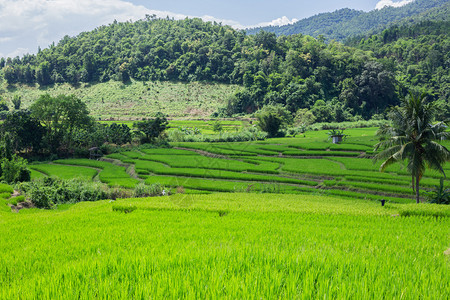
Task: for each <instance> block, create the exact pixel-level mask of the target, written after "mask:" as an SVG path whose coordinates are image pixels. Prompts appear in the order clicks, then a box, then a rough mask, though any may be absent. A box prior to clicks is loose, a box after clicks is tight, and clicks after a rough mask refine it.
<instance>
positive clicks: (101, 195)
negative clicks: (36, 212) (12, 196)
mask: <svg viewBox="0 0 450 300" xmlns="http://www.w3.org/2000/svg"><path fill="white" fill-rule="evenodd" d="M18 189H19V190H20V191H22V192H24V193H25V194H26V195H27V198H29V199H30V200H31V202H32V203H33V204H34V205H36V207H38V208H51V207H53V206H54V205H55V204H62V203H77V202H81V201H98V200H103V199H108V198H110V193H108V190H106V189H105V188H104V187H103V186H102V185H101V184H98V183H92V182H86V181H82V180H78V179H72V180H62V179H59V178H53V177H46V178H40V179H38V180H35V181H33V182H27V183H22V184H20V185H19V186H18Z"/></svg>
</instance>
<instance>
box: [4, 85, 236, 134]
mask: <svg viewBox="0 0 450 300" xmlns="http://www.w3.org/2000/svg"><path fill="white" fill-rule="evenodd" d="M236 87H237V86H235V85H223V84H213V83H197V82H193V83H188V84H185V83H172V82H146V83H143V82H139V81H134V80H133V81H132V82H131V83H130V84H122V83H121V82H117V81H109V82H106V83H97V84H92V85H91V84H81V86H80V87H79V88H75V87H73V86H71V85H69V84H56V85H54V86H52V87H46V88H37V87H29V86H27V85H21V86H19V87H17V88H6V87H4V90H5V95H4V96H5V97H6V98H7V99H12V98H13V95H16V94H17V95H20V96H22V105H23V107H24V108H27V107H28V106H30V104H31V103H32V102H33V101H34V100H36V99H37V98H39V96H40V95H41V94H43V93H49V94H51V95H58V94H75V95H76V96H77V97H79V98H80V99H81V100H83V102H86V104H87V106H88V108H89V110H90V112H91V115H92V116H93V117H94V118H96V119H98V118H101V119H102V120H105V119H112V118H113V119H115V120H130V119H132V120H135V119H141V118H148V117H150V116H151V115H153V114H154V113H156V112H159V111H160V112H162V113H165V114H167V115H169V116H170V117H189V118H192V117H197V118H203V117H209V116H210V115H211V114H212V113H213V112H215V111H216V110H217V108H218V107H220V106H223V105H224V104H225V101H226V99H227V97H228V96H230V95H231V94H233V93H234V92H235V90H236ZM11 106H12V105H11ZM228 127H229V126H225V128H226V129H228Z"/></svg>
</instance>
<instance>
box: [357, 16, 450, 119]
mask: <svg viewBox="0 0 450 300" xmlns="http://www.w3.org/2000/svg"><path fill="white" fill-rule="evenodd" d="M449 33H450V21H439V22H431V21H423V22H421V23H419V24H415V25H412V26H407V25H403V26H393V27H391V28H389V29H386V30H384V31H383V32H382V33H380V34H378V35H373V36H370V37H367V38H362V39H361V37H359V38H354V39H352V40H350V41H348V44H349V45H351V46H354V47H358V48H359V49H362V50H365V51H371V52H372V53H374V55H375V57H377V58H378V59H380V61H383V62H384V64H385V65H386V66H390V67H388V69H389V70H390V71H391V72H393V73H395V74H397V76H396V77H397V80H398V85H399V86H401V87H403V88H404V89H411V88H417V87H422V89H423V90H424V91H427V92H428V94H429V95H430V96H429V97H431V98H433V99H434V100H437V101H438V102H439V104H440V108H441V109H440V112H441V113H442V114H443V115H442V117H441V118H443V117H444V114H446V117H450V115H448V113H449V112H450V109H449V104H448V101H449V99H450V38H449Z"/></svg>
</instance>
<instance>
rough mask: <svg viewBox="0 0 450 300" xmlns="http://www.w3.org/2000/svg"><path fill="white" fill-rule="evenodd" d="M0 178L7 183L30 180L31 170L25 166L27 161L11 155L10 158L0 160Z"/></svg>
mask: <svg viewBox="0 0 450 300" xmlns="http://www.w3.org/2000/svg"><path fill="white" fill-rule="evenodd" d="M1 174H2V176H1V179H2V180H3V181H5V182H7V183H16V182H23V181H30V179H31V172H30V170H29V169H28V168H27V161H26V160H25V159H23V158H21V157H19V156H16V155H13V157H12V158H11V160H8V159H6V158H4V159H3V160H2V162H1Z"/></svg>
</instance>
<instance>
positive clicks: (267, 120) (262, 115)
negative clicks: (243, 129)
mask: <svg viewBox="0 0 450 300" xmlns="http://www.w3.org/2000/svg"><path fill="white" fill-rule="evenodd" d="M256 118H257V119H258V127H259V128H261V130H262V131H265V132H267V134H268V136H269V137H275V136H277V135H278V134H279V131H280V129H281V128H283V127H285V126H287V125H289V124H292V121H293V120H292V115H291V114H290V112H289V111H288V110H287V109H286V108H284V107H283V106H280V105H276V106H275V105H273V106H272V105H266V106H264V107H263V108H262V109H261V110H259V111H258V112H257V113H256Z"/></svg>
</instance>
